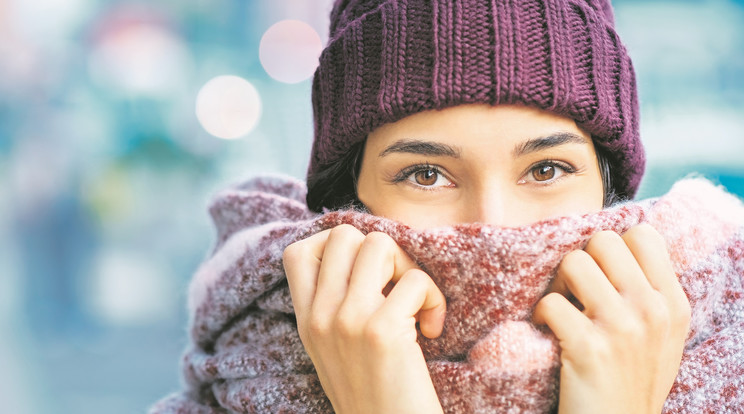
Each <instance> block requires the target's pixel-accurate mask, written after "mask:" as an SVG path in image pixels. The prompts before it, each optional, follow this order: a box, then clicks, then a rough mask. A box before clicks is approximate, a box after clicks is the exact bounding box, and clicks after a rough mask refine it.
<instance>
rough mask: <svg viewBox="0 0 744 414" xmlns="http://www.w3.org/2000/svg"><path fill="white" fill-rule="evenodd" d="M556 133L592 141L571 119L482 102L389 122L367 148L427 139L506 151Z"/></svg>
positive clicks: (468, 148)
mask: <svg viewBox="0 0 744 414" xmlns="http://www.w3.org/2000/svg"><path fill="white" fill-rule="evenodd" d="M556 133H571V134H574V135H576V136H579V137H581V138H582V139H584V140H585V142H586V144H591V138H590V136H589V135H588V134H586V133H585V132H584V131H582V130H581V129H580V128H579V127H578V126H577V125H576V122H574V121H573V120H572V119H570V118H566V117H563V116H560V115H557V114H554V113H551V112H547V111H543V110H539V109H534V108H529V107H524V106H515V105H509V106H489V105H481V104H478V105H460V106H455V107H451V108H446V109H442V110H438V111H426V112H420V113H417V114H414V115H411V116H408V117H406V118H403V119H401V120H399V121H397V122H394V123H390V124H385V125H383V126H381V127H380V128H378V129H376V130H375V131H373V132H372V133H371V134H370V135H369V137H368V139H367V149H368V150H371V151H373V152H374V151H377V152H376V154H377V155H379V154H380V153H381V152H383V151H385V149H386V148H387V147H388V146H390V145H392V144H394V143H396V142H397V141H400V140H424V141H429V142H439V143H444V144H448V145H452V146H456V147H457V148H459V149H461V150H462V152H463V154H466V153H468V152H471V151H484V150H489V149H490V150H494V151H498V152H504V151H506V150H507V149H508V150H511V149H512V148H514V147H515V146H519V145H520V144H523V143H524V142H525V141H527V140H530V139H534V138H538V137H545V136H550V135H554V134H556ZM574 143H575V142H574Z"/></svg>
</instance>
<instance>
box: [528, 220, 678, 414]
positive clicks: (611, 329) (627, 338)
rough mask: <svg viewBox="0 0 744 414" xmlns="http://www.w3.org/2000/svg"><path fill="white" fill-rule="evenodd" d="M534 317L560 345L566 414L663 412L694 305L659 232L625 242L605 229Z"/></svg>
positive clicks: (561, 271) (631, 235) (643, 229)
mask: <svg viewBox="0 0 744 414" xmlns="http://www.w3.org/2000/svg"><path fill="white" fill-rule="evenodd" d="M571 295H573V296H575V297H576V299H578V301H579V302H580V303H581V304H580V305H574V304H572V303H571V302H570V301H569V299H568V297H570V296H571ZM534 320H535V322H536V323H539V324H546V325H547V326H548V327H549V328H550V329H551V330H552V331H553V333H554V334H555V335H556V337H557V338H558V340H559V344H560V348H561V373H560V400H559V412H560V413H598V412H601V413H659V412H661V410H662V407H663V405H664V401H665V400H666V397H667V395H668V394H669V391H670V389H671V387H672V384H673V383H674V380H675V378H676V376H677V371H678V370H679V366H680V361H681V358H682V351H683V348H684V342H685V339H686V337H687V333H688V329H689V321H690V304H689V301H688V299H687V296H686V295H685V293H684V291H683V290H682V287H681V286H680V284H679V281H678V279H677V276H676V274H675V272H674V270H673V268H672V265H671V261H670V259H669V254H668V252H667V249H666V243H665V241H664V239H663V238H662V236H661V235H660V234H659V233H658V232H657V231H656V230H655V229H654V228H653V227H651V226H650V225H647V224H641V225H638V226H635V227H633V228H631V229H630V230H629V231H628V232H626V233H625V234H624V235H623V236H622V237H621V236H620V235H618V234H617V233H615V232H600V233H597V234H595V235H594V236H593V237H592V238H591V239H590V241H589V243H588V244H587V246H586V248H585V249H584V250H577V251H574V252H571V253H569V254H568V255H566V257H565V258H564V259H563V261H562V262H561V264H560V266H559V268H558V274H557V276H556V279H555V281H554V282H553V285H552V288H551V293H549V294H548V295H546V296H545V297H543V298H542V299H541V300H540V301H539V302H538V304H537V307H536V308H535V312H534Z"/></svg>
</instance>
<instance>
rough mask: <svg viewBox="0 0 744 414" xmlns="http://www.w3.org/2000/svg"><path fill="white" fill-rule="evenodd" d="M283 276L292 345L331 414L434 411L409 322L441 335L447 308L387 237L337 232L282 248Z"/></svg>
mask: <svg viewBox="0 0 744 414" xmlns="http://www.w3.org/2000/svg"><path fill="white" fill-rule="evenodd" d="M284 269H285V271H286V274H287V280H288V281H289V289H290V292H291V294H292V304H293V306H294V309H295V314H296V315H297V329H298V331H299V334H300V339H302V343H303V345H304V346H305V350H306V351H307V353H308V355H309V356H310V358H311V359H312V361H313V364H314V365H315V369H316V371H317V372H318V377H319V378H320V383H321V385H322V386H323V389H324V390H325V392H326V395H327V396H328V398H329V399H330V401H331V403H332V404H333V408H334V410H335V411H336V412H337V413H441V412H442V408H441V406H440V404H439V399H438V398H437V395H436V392H435V390H434V385H433V384H432V381H431V377H430V376H429V371H428V369H427V366H426V362H425V361H424V356H423V353H422V352H421V347H420V346H419V345H418V343H417V342H416V322H417V321H418V322H419V325H420V329H421V332H422V333H423V334H424V335H425V336H427V337H429V338H434V337H437V336H439V335H440V334H441V332H442V328H443V326H444V315H445V299H444V296H443V295H442V293H441V292H440V290H439V289H438V288H437V287H436V285H435V284H434V282H433V281H432V280H431V278H430V277H429V276H428V275H427V274H426V273H424V272H423V271H422V270H421V269H419V268H418V267H417V266H416V264H415V263H414V262H413V261H412V260H411V259H410V258H409V257H408V256H407V255H406V253H405V252H403V250H401V248H400V247H399V246H398V245H397V244H396V243H395V242H394V241H393V240H392V239H391V238H390V237H389V236H387V235H386V234H383V233H370V234H368V235H366V236H365V235H364V234H362V233H361V232H360V231H359V230H357V229H356V228H354V227H352V226H350V225H341V226H338V227H335V228H333V229H331V230H326V231H324V232H321V233H318V234H316V235H314V236H312V237H309V238H307V239H305V240H302V241H299V242H297V243H294V244H292V245H290V246H289V247H287V249H286V250H285V251H284ZM388 291H389V292H388Z"/></svg>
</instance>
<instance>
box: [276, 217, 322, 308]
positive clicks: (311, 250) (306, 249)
mask: <svg viewBox="0 0 744 414" xmlns="http://www.w3.org/2000/svg"><path fill="white" fill-rule="evenodd" d="M329 234H330V230H325V231H322V232H320V233H317V234H314V235H312V236H310V237H308V238H307V239H304V240H300V241H298V242H295V243H292V244H291V245H289V246H287V248H286V249H284V255H283V256H282V264H283V266H284V273H285V274H286V275H287V283H288V284H289V293H290V295H291V296H292V306H294V309H295V314H297V316H298V318H300V316H302V315H307V314H308V313H309V311H310V306H311V305H312V303H313V298H314V297H315V288H316V285H317V279H318V272H319V271H320V263H321V258H322V257H323V250H324V249H325V244H326V241H327V240H328V235H329Z"/></svg>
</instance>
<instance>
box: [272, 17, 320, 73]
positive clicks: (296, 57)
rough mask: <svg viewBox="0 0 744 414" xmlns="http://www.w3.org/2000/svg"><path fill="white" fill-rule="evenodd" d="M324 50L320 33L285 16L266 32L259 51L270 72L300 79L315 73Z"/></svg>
mask: <svg viewBox="0 0 744 414" xmlns="http://www.w3.org/2000/svg"><path fill="white" fill-rule="evenodd" d="M322 50H323V42H322V41H321V40H320V35H318V32H316V31H315V29H313V28H312V27H311V26H310V25H309V24H307V23H304V22H302V21H299V20H282V21H280V22H278V23H275V24H274V25H273V26H271V27H270V28H269V30H267V31H266V33H264V35H263V37H262V38H261V44H260V46H259V51H258V54H259V59H260V60H261V65H263V67H264V70H266V73H268V74H269V76H271V77H272V78H274V79H276V80H278V81H280V82H285V83H298V82H302V81H303V80H305V79H308V78H309V77H310V76H312V75H313V73H314V72H315V68H317V67H318V58H319V57H320V53H321V51H322Z"/></svg>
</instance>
